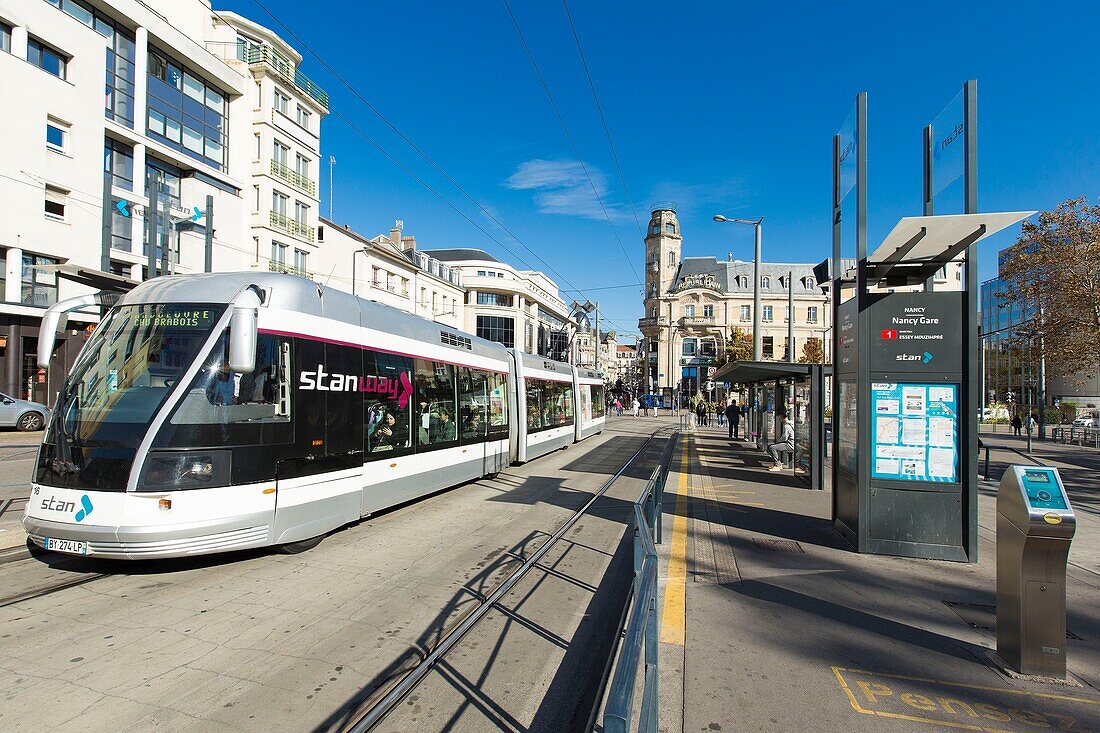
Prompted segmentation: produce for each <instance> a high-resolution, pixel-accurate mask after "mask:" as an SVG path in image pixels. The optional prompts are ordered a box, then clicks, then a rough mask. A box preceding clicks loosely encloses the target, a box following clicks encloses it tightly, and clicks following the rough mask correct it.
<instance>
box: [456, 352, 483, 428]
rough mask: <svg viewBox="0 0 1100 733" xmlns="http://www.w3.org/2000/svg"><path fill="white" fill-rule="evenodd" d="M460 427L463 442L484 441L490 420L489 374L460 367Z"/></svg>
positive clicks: (458, 371) (458, 373)
mask: <svg viewBox="0 0 1100 733" xmlns="http://www.w3.org/2000/svg"><path fill="white" fill-rule="evenodd" d="M456 372H457V374H456V376H457V377H458V425H459V430H460V432H461V434H462V441H463V442H464V443H465V442H471V443H473V442H477V441H479V440H484V439H485V436H486V435H487V433H488V427H489V420H488V414H487V413H488V410H489V373H488V372H484V371H482V370H480V369H471V368H470V367H458V368H457V369H456Z"/></svg>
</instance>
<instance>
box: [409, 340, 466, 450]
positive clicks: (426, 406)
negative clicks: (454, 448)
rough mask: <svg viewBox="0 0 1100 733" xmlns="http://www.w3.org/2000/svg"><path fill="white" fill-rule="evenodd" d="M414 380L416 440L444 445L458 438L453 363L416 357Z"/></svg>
mask: <svg viewBox="0 0 1100 733" xmlns="http://www.w3.org/2000/svg"><path fill="white" fill-rule="evenodd" d="M414 382H415V387H416V404H417V419H418V424H417V438H418V439H417V442H418V444H419V445H422V446H426V445H446V444H453V443H455V442H457V441H458V426H457V424H456V423H455V384H454V369H453V367H451V365H450V364H441V363H439V362H434V361H428V360H426V359H417V360H416V374H415V377H414Z"/></svg>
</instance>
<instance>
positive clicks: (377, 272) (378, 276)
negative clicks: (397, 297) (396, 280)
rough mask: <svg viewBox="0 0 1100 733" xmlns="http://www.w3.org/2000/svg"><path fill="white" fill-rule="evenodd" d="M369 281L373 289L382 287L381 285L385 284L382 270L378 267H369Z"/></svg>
mask: <svg viewBox="0 0 1100 733" xmlns="http://www.w3.org/2000/svg"><path fill="white" fill-rule="evenodd" d="M370 281H371V284H372V285H374V287H376V288H380V287H382V284H383V283H384V282H385V279H384V276H383V273H382V268H380V267H371V280H370Z"/></svg>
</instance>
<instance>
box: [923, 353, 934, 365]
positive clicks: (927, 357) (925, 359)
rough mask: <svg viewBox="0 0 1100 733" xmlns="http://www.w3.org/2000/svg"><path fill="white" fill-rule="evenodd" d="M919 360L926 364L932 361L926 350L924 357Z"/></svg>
mask: <svg viewBox="0 0 1100 733" xmlns="http://www.w3.org/2000/svg"><path fill="white" fill-rule="evenodd" d="M921 361H923V362H924V363H925V364H927V363H928V362H930V361H932V355H931V354H929V353H928V352H927V351H926V352H924V357H923V358H922V359H921Z"/></svg>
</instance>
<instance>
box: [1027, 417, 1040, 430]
mask: <svg viewBox="0 0 1100 733" xmlns="http://www.w3.org/2000/svg"><path fill="white" fill-rule="evenodd" d="M1037 427H1039V423H1038V422H1037V421H1036V420H1035V416H1034V415H1032V416H1031V417H1029V418H1028V419H1027V432H1028V435H1030V434H1031V433H1034V432H1035V428H1037Z"/></svg>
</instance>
